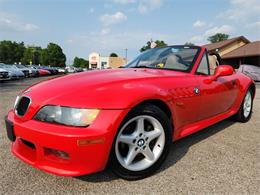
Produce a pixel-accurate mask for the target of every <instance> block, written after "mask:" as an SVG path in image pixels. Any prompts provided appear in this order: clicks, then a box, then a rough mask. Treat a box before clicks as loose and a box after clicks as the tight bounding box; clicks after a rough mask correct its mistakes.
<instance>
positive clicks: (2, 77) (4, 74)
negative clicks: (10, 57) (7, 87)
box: [0, 68, 10, 81]
mask: <svg viewBox="0 0 260 195" xmlns="http://www.w3.org/2000/svg"><path fill="white" fill-rule="evenodd" d="M6 80H10V74H9V72H8V71H7V70H5V69H2V68H0V81H6Z"/></svg>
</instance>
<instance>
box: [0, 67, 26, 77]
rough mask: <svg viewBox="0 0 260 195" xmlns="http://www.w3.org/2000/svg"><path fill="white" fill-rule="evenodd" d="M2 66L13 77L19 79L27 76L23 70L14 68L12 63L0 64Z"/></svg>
mask: <svg viewBox="0 0 260 195" xmlns="http://www.w3.org/2000/svg"><path fill="white" fill-rule="evenodd" d="M0 68H2V69H4V70H6V71H8V72H9V75H10V78H11V79H19V78H24V77H25V75H24V73H23V72H22V71H21V70H19V69H16V68H13V66H12V65H6V64H0Z"/></svg>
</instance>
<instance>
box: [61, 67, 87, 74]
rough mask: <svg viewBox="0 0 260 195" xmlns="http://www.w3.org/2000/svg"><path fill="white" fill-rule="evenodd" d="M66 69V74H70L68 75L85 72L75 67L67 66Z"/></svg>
mask: <svg viewBox="0 0 260 195" xmlns="http://www.w3.org/2000/svg"><path fill="white" fill-rule="evenodd" d="M65 69H66V72H68V73H76V72H83V69H82V68H76V67H74V66H67V67H66V68H65Z"/></svg>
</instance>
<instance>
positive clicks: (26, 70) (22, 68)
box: [13, 64, 32, 77]
mask: <svg viewBox="0 0 260 195" xmlns="http://www.w3.org/2000/svg"><path fill="white" fill-rule="evenodd" d="M13 68H14V69H19V70H21V71H22V72H23V73H24V75H25V77H30V74H31V72H32V71H31V70H30V69H29V68H26V67H25V66H23V65H20V64H14V65H13Z"/></svg>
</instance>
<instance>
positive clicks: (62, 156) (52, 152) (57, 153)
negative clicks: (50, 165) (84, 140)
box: [44, 148, 70, 160]
mask: <svg viewBox="0 0 260 195" xmlns="http://www.w3.org/2000/svg"><path fill="white" fill-rule="evenodd" d="M44 155H45V156H47V157H48V158H53V157H54V158H55V157H56V158H59V159H63V160H69V159H70V157H69V154H68V153H66V152H63V151H60V150H55V149H51V148H44Z"/></svg>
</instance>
